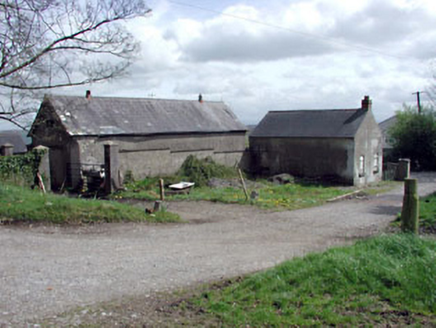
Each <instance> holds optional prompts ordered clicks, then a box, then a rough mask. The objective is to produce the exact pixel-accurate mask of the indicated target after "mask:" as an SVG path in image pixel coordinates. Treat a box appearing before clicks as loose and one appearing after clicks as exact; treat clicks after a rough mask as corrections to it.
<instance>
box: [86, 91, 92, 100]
mask: <svg viewBox="0 0 436 328" xmlns="http://www.w3.org/2000/svg"><path fill="white" fill-rule="evenodd" d="M85 97H86V99H88V100H90V99H91V90H86V95H85Z"/></svg>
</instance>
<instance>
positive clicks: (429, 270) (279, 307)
mask: <svg viewBox="0 0 436 328" xmlns="http://www.w3.org/2000/svg"><path fill="white" fill-rule="evenodd" d="M435 260H436V242H434V241H430V240H425V239H421V238H418V237H413V236H408V235H392V236H385V237H379V238H373V239H370V240H366V241H360V242H358V243H357V244H356V245H354V246H352V247H344V248H336V249H332V250H329V251H327V252H325V253H322V254H313V255H309V256H306V257H304V258H300V259H295V260H292V261H289V262H286V263H283V264H282V265H279V266H277V267H276V268H274V269H271V270H268V271H265V272H262V273H258V274H255V275H252V276H249V277H247V278H245V279H243V280H242V281H235V282H233V283H231V284H230V286H228V287H225V288H218V289H212V290H209V291H206V292H204V293H203V294H202V295H201V296H200V297H198V298H195V299H194V300H190V301H189V302H188V304H195V306H196V307H197V308H199V309H200V308H201V309H202V311H204V312H205V313H207V315H206V316H211V317H213V318H215V320H216V319H218V321H219V322H221V323H222V324H223V326H226V327H265V326H268V327H288V326H330V325H346V326H351V325H353V326H355V325H385V324H399V325H400V326H403V325H408V324H409V323H414V322H415V323H423V324H424V325H426V324H433V325H435V324H436V280H435V279H434V277H435V275H436V261H435ZM183 306H186V304H185V305H183Z"/></svg>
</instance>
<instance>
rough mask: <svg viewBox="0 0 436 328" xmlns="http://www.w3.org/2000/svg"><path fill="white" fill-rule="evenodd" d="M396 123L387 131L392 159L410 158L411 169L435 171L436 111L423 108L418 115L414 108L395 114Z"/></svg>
mask: <svg viewBox="0 0 436 328" xmlns="http://www.w3.org/2000/svg"><path fill="white" fill-rule="evenodd" d="M396 116H397V121H396V123H395V124H394V125H393V126H392V127H391V128H390V129H389V131H388V133H389V137H390V138H392V140H393V146H394V149H393V157H394V158H410V160H411V161H412V168H414V169H421V170H435V169H436V111H435V109H434V108H432V107H424V108H423V109H422V110H421V113H418V111H417V109H416V108H414V107H406V106H405V107H404V109H403V111H401V112H397V114H396Z"/></svg>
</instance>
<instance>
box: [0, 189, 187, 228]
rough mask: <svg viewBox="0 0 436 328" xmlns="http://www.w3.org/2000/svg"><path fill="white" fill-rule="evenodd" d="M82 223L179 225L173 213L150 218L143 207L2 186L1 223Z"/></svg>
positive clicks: (160, 213) (0, 201)
mask: <svg viewBox="0 0 436 328" xmlns="http://www.w3.org/2000/svg"><path fill="white" fill-rule="evenodd" d="M2 221H3V222H9V223H19V222H29V223H37V222H44V223H56V224H80V223H98V222H124V221H135V222H141V221H148V222H177V221H180V217H179V216H178V215H177V214H174V213H170V212H165V211H162V212H158V213H155V214H154V215H146V214H145V213H144V211H143V210H142V209H140V208H137V207H133V206H128V205H125V204H120V203H117V202H110V201H101V200H85V199H73V198H68V197H65V196H59V195H53V194H42V193H41V192H39V191H34V190H30V189H27V188H22V187H19V186H13V185H3V184H2V185H0V222H2Z"/></svg>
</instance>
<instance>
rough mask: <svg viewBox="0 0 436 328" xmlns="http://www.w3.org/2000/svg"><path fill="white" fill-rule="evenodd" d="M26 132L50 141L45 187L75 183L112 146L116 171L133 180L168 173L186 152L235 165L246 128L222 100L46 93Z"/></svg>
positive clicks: (97, 164)
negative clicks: (48, 178) (48, 182)
mask: <svg viewBox="0 0 436 328" xmlns="http://www.w3.org/2000/svg"><path fill="white" fill-rule="evenodd" d="M29 135H30V136H32V138H33V145H34V146H37V145H43V146H46V147H49V149H50V151H49V155H50V171H51V176H52V188H53V189H54V190H57V189H59V188H61V186H63V185H65V186H70V187H75V186H77V184H78V183H79V176H80V174H81V173H82V172H83V170H87V169H94V170H96V169H97V170H98V168H99V167H100V166H101V165H102V164H103V162H104V145H105V144H108V143H110V144H112V145H116V149H117V152H118V164H119V174H120V175H121V176H122V175H125V174H126V172H131V173H132V174H133V176H134V178H136V179H141V178H144V177H147V176H158V175H162V176H163V175H170V174H173V173H175V172H176V171H177V170H178V169H179V168H180V166H181V164H182V163H183V161H184V160H185V159H186V157H187V156H188V155H195V156H197V157H199V158H204V157H207V156H210V157H212V158H213V159H214V160H215V161H216V162H218V163H221V164H225V165H228V166H233V165H235V164H238V163H239V161H240V160H241V157H242V155H243V153H244V150H245V147H246V145H245V144H246V139H245V138H246V136H245V135H246V127H245V126H244V125H243V124H241V123H240V122H239V121H238V119H237V118H236V116H235V115H234V114H233V113H232V111H231V110H230V109H229V107H228V106H226V105H225V104H224V103H223V102H213V101H203V100H202V98H201V96H200V97H199V100H198V101H197V100H196V101H189V100H167V99H144V98H114V97H91V94H90V92H87V95H86V97H77V96H54V95H50V96H45V97H44V100H43V102H42V104H41V107H40V109H39V111H38V114H37V116H36V118H35V121H34V122H33V125H32V128H31V130H30V132H29Z"/></svg>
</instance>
